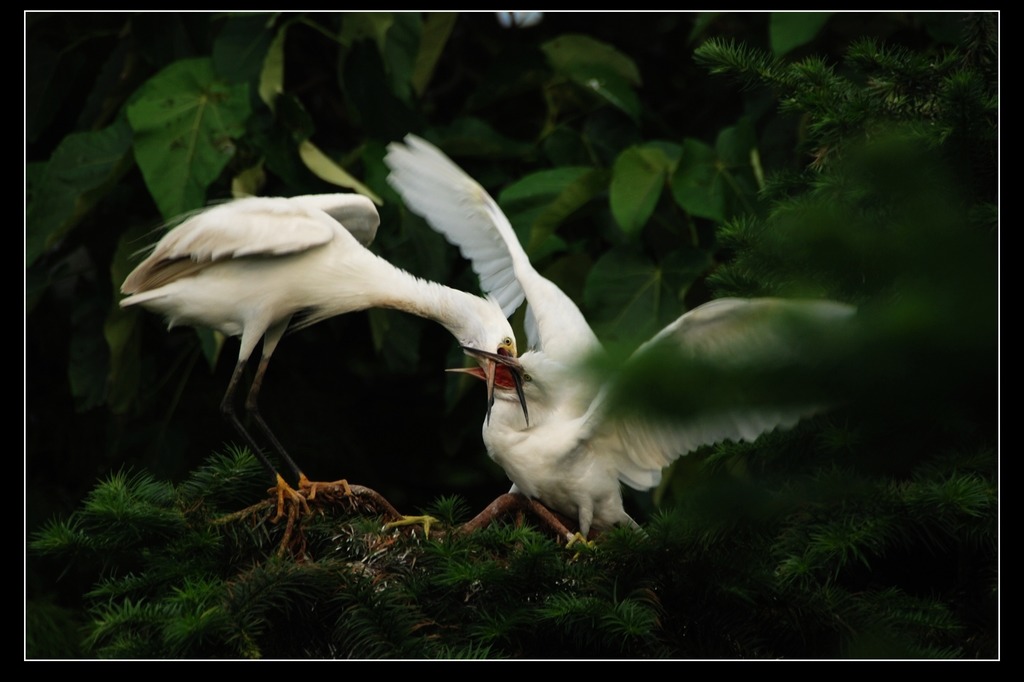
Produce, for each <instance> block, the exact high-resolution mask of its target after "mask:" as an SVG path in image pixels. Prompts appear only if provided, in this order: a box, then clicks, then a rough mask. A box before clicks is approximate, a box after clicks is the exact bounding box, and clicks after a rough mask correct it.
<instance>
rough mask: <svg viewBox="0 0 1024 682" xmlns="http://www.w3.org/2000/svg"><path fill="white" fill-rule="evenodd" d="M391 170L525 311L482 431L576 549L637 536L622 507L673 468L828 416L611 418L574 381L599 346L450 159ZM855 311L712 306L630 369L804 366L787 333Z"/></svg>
mask: <svg viewBox="0 0 1024 682" xmlns="http://www.w3.org/2000/svg"><path fill="white" fill-rule="evenodd" d="M385 162H386V164H387V165H388V166H389V168H390V169H391V173H390V175H389V177H388V181H389V182H390V184H391V185H392V186H393V187H394V188H395V189H396V190H397V191H398V192H399V193H400V194H401V196H402V199H403V201H404V202H405V204H406V205H407V206H408V207H409V208H410V209H411V210H413V211H415V212H416V213H418V214H420V215H421V216H423V217H424V218H425V219H426V220H427V222H428V223H429V224H430V225H431V226H432V227H433V228H434V229H435V230H437V231H438V232H440V233H441V234H443V235H444V236H445V237H446V238H447V239H448V241H450V242H452V243H453V244H455V245H456V246H458V247H459V249H460V250H461V251H462V254H463V255H464V256H465V257H466V258H468V259H469V260H470V261H471V263H472V266H473V269H474V270H475V271H476V273H477V274H478V276H479V278H480V283H481V287H482V288H483V290H484V291H487V292H490V293H491V294H492V295H493V296H495V298H496V299H497V300H498V301H499V302H501V304H502V306H503V308H504V311H505V313H506V314H507V315H511V313H512V312H513V311H514V310H515V309H516V308H517V307H518V306H519V304H520V303H521V302H522V301H523V299H524V298H525V299H526V301H527V310H526V318H525V327H526V333H527V343H528V348H529V350H528V351H527V352H525V353H523V355H522V356H520V357H519V358H518V361H516V360H514V359H509V358H498V357H495V356H491V355H489V354H488V353H486V352H485V353H478V354H477V355H478V357H489V358H490V359H493V360H495V361H497V362H503V363H504V364H505V365H507V368H502V369H499V370H498V378H497V379H496V386H497V388H496V395H497V400H496V404H495V408H494V412H493V414H492V415H491V418H490V420H489V421H488V422H486V423H485V424H484V427H483V437H484V442H485V444H486V446H487V451H488V454H489V455H490V457H491V458H492V459H494V461H495V462H497V463H498V464H499V465H501V466H502V468H503V469H504V470H505V472H506V474H507V475H508V477H509V479H510V480H511V481H512V483H513V485H512V489H511V491H510V492H512V493H517V492H518V493H522V494H524V495H526V496H529V497H531V498H533V499H535V500H539V501H540V502H541V503H542V504H544V505H545V506H547V507H549V508H551V509H553V510H555V511H557V512H559V513H560V514H562V515H564V516H567V517H569V518H572V519H576V520H577V522H578V524H579V537H582V538H586V537H587V534H588V533H589V531H590V530H591V528H593V529H594V530H595V531H601V530H605V529H607V528H609V527H611V526H613V525H616V524H627V525H630V526H633V527H635V526H636V524H635V522H634V521H633V520H632V519H631V518H630V517H629V516H628V515H627V514H626V512H625V509H624V507H623V502H622V495H621V487H620V483H625V484H627V485H629V486H631V487H633V488H636V489H639V490H647V489H650V488H652V487H654V486H656V485H657V484H658V483H659V481H660V479H661V472H662V469H663V468H664V467H665V466H667V465H669V464H670V463H671V462H672V461H674V460H675V459H676V458H677V457H679V456H681V455H684V454H686V453H688V452H691V451H693V450H695V449H696V448H698V447H700V446H702V445H708V444H712V443H715V442H719V441H723V440H730V439H731V440H737V441H738V440H753V439H755V438H757V437H758V436H760V435H761V434H764V433H766V432H768V431H771V430H773V429H775V428H779V427H782V428H785V427H789V426H792V425H793V424H795V423H796V422H797V421H798V420H799V419H800V418H802V417H806V416H808V415H810V414H813V413H814V412H816V411H819V409H820V406H819V405H813V404H808V405H788V406H785V407H771V406H767V407H766V406H760V407H758V406H745V407H744V406H739V405H737V406H734V407H732V408H730V407H729V406H724V407H723V406H718V407H717V408H716V410H715V411H713V412H710V413H701V414H697V415H694V416H691V417H687V418H685V419H683V420H676V421H671V422H667V421H659V422H655V421H653V420H650V419H644V418H640V417H628V418H623V419H620V418H614V417H612V416H610V415H609V414H608V412H607V396H608V392H609V389H610V387H609V386H600V385H596V384H594V383H593V382H591V381H590V380H589V378H588V376H587V375H585V374H582V373H580V371H579V370H578V363H579V361H580V360H581V359H584V358H585V357H587V356H589V355H592V354H594V353H599V352H601V350H602V347H601V344H600V342H599V341H598V339H597V336H596V335H595V334H594V332H593V330H592V329H591V328H590V325H589V324H588V323H587V321H586V319H585V318H584V316H583V314H582V313H581V312H580V310H579V308H578V307H577V306H576V304H575V303H574V302H573V301H572V299H570V298H569V297H568V296H567V295H566V294H565V293H564V292H563V291H562V290H561V289H560V288H559V287H558V286H557V285H555V284H554V283H553V282H551V281H550V280H548V279H546V278H545V277H543V276H542V275H540V273H538V272H537V271H536V270H535V269H534V268H533V266H532V264H531V263H530V260H529V257H528V256H527V254H526V252H525V251H524V250H523V248H522V245H521V244H520V243H519V240H518V238H517V237H516V234H515V232H514V230H513V228H512V226H511V224H510V223H509V221H508V219H507V217H506V216H505V215H504V213H503V212H502V211H501V209H500V208H499V207H498V205H497V203H496V202H495V201H494V199H492V198H491V196H490V195H489V194H488V193H487V192H486V190H484V189H483V187H481V186H480V185H479V184H478V183H477V182H475V181H474V180H473V179H472V178H470V177H469V176H468V175H466V174H465V173H464V172H463V171H462V169H460V168H459V167H458V166H457V165H455V164H454V163H453V162H452V161H451V160H450V159H449V158H448V157H447V156H445V155H444V154H443V153H442V152H441V151H440V150H438V149H437V148H436V147H434V146H433V145H431V144H429V143H428V142H426V141H424V140H422V139H420V138H417V137H415V136H413V135H408V136H406V138H405V144H399V143H392V144H391V145H389V147H388V153H387V156H386V157H385ZM853 310H854V309H853V308H852V307H851V306H849V305H846V304H843V303H837V302H832V301H785V300H782V299H760V300H758V299H753V300H747V299H722V300H718V301H712V302H710V303H707V304H705V305H703V306H700V307H698V308H695V309H694V310H691V311H690V312H688V313H686V314H684V315H683V316H682V317H680V318H679V319H677V320H676V321H675V322H673V323H672V324H670V325H669V326H667V327H666V328H665V329H663V330H662V331H661V332H659V333H658V334H657V335H655V337H654V338H653V339H651V340H650V341H649V342H648V343H646V344H644V345H643V346H642V347H641V348H640V349H639V350H638V351H637V353H635V354H634V356H633V358H634V359H639V358H640V357H641V356H642V355H643V354H644V353H646V352H648V351H650V350H652V349H654V348H655V347H657V346H662V345H663V344H669V345H671V347H673V348H675V349H677V350H679V351H683V352H686V353H689V354H691V355H694V356H696V357H698V358H702V359H703V360H704V361H711V362H718V363H726V362H729V363H732V362H735V361H736V360H738V359H743V358H745V357H754V356H756V357H759V358H762V359H763V360H764V361H765V362H770V361H771V362H774V361H780V360H783V359H788V360H797V361H798V360H799V358H793V357H788V356H790V354H791V352H792V351H791V349H790V348H788V347H787V346H786V344H785V341H786V339H787V337H786V334H785V332H784V327H781V326H780V325H779V323H781V322H785V321H789V320H790V319H791V318H793V317H796V318H798V321H800V322H802V323H804V324H810V325H812V326H813V327H815V328H819V329H820V328H827V327H829V326H831V325H833V324H835V323H837V321H838V320H840V319H844V318H848V317H849V316H850V315H851V314H852V313H853ZM465 371H469V372H470V373H472V374H477V375H480V374H479V372H477V371H475V370H472V369H471V370H465ZM520 372H522V373H524V374H523V379H524V382H523V390H524V391H525V395H526V401H527V402H528V403H529V405H530V409H531V416H530V423H529V424H526V422H525V421H524V420H523V419H522V417H521V416H520V415H517V414H515V413H513V412H512V411H511V410H509V409H508V406H509V404H510V403H509V400H508V399H509V398H510V397H511V396H512V394H511V392H510V391H509V390H508V388H509V387H511V386H513V384H512V379H513V378H514V377H515V376H516V375H517V374H518V373H520ZM694 390H700V387H694ZM569 536H570V537H575V536H574V534H569Z"/></svg>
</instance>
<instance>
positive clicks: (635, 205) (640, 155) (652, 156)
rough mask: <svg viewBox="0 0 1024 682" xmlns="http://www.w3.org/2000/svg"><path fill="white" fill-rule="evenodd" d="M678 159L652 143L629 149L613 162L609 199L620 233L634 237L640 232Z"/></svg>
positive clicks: (676, 155)
mask: <svg viewBox="0 0 1024 682" xmlns="http://www.w3.org/2000/svg"><path fill="white" fill-rule="evenodd" d="M676 150H677V152H678V147H677V148H676ZM677 159H678V153H676V154H675V158H671V157H670V156H669V154H668V153H666V150H665V148H664V147H662V146H658V145H654V144H646V145H642V146H634V147H630V148H628V149H626V150H624V151H623V152H622V153H621V154H619V156H618V158H616V159H615V165H614V166H613V167H612V181H611V186H610V188H609V189H610V191H609V200H610V203H611V209H612V215H613V216H614V217H615V222H617V223H618V224H619V227H621V228H622V231H623V232H625V233H626V234H628V235H634V234H636V233H638V232H639V231H640V230H641V229H643V226H644V224H646V223H647V220H648V219H649V218H650V217H651V214H652V213H653V212H654V207H655V206H657V204H658V198H659V197H660V196H661V190H662V187H664V185H665V180H666V179H667V178H668V177H669V175H670V174H671V172H672V170H673V168H674V164H675V162H676V160H677Z"/></svg>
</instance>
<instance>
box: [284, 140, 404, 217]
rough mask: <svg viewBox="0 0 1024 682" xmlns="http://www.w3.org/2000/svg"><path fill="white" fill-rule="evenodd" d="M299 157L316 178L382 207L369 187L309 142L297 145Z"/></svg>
mask: <svg viewBox="0 0 1024 682" xmlns="http://www.w3.org/2000/svg"><path fill="white" fill-rule="evenodd" d="M299 156H300V157H301V158H302V163H304V164H305V165H306V168H308V169H309V170H311V171H312V172H313V174H314V175H316V177H318V178H321V179H322V180H326V181H327V182H330V183H331V184H336V185H338V186H339V187H347V188H349V189H354V190H355V191H357V193H359V194H360V195H362V196H365V197H369V198H370V199H371V200H373V202H374V203H375V204H377V205H378V206H383V205H384V202H383V201H382V200H381V198H380V197H378V196H377V195H376V194H375V193H374V191H373V190H372V189H371V188H370V187H368V186H367V185H365V184H362V183H361V182H359V181H358V180H356V179H355V177H354V176H352V175H351V174H350V173H349V172H348V171H346V170H345V169H344V168H342V167H341V166H339V165H338V164H337V163H335V162H334V160H333V159H331V157H329V156H327V155H326V154H324V153H323V152H321V151H319V148H318V147H317V146H316V145H315V144H313V143H312V142H310V141H309V140H305V141H304V142H302V143H301V144H299Z"/></svg>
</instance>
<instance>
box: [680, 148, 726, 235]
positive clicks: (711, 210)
mask: <svg viewBox="0 0 1024 682" xmlns="http://www.w3.org/2000/svg"><path fill="white" fill-rule="evenodd" d="M672 197H673V198H674V199H675V200H676V203H677V204H679V205H680V206H681V207H682V208H683V209H684V210H685V211H686V212H687V213H689V214H690V215H694V216H699V217H701V218H710V219H711V220H719V221H720V220H724V218H725V188H724V183H723V181H722V178H721V175H720V167H719V160H718V155H717V154H715V150H714V149H712V148H711V147H709V146H707V145H706V144H704V143H703V142H701V141H699V140H694V139H687V140H684V141H683V153H682V156H681V157H680V159H679V165H678V166H677V168H676V172H675V173H674V174H673V175H672Z"/></svg>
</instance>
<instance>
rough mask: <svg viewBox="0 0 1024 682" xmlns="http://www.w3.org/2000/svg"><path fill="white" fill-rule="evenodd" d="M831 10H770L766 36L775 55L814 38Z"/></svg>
mask: <svg viewBox="0 0 1024 682" xmlns="http://www.w3.org/2000/svg"><path fill="white" fill-rule="evenodd" d="M831 16H832V12H772V17H771V22H770V24H769V26H768V36H769V40H770V42H771V46H772V52H774V53H775V56H777V57H781V56H782V55H784V54H786V53H787V52H789V51H790V50H794V49H796V48H798V47H800V46H801V45H806V44H807V43H809V42H811V41H812V40H814V37H815V36H816V35H818V31H820V30H821V27H822V26H824V25H825V22H826V21H828V19H829V17H831Z"/></svg>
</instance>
